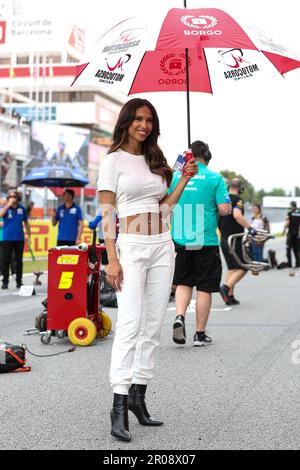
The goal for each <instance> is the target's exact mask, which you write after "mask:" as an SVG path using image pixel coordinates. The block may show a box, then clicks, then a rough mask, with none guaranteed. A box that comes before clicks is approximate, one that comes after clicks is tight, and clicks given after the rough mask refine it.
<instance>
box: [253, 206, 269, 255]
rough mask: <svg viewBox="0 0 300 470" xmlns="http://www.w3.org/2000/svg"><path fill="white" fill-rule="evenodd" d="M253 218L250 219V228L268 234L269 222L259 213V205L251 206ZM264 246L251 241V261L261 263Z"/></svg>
mask: <svg viewBox="0 0 300 470" xmlns="http://www.w3.org/2000/svg"><path fill="white" fill-rule="evenodd" d="M252 213H253V217H252V219H251V227H252V228H254V229H255V230H267V232H270V222H269V219H268V217H266V216H264V215H263V214H262V213H261V205H260V204H253V206H252ZM263 250H264V244H263V243H259V242H256V241H253V242H252V243H251V257H252V259H253V261H263V260H264V257H263Z"/></svg>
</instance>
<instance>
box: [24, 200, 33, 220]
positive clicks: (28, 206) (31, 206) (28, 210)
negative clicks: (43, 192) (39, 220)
mask: <svg viewBox="0 0 300 470" xmlns="http://www.w3.org/2000/svg"><path fill="white" fill-rule="evenodd" d="M33 208H34V202H33V201H30V202H29V203H28V205H27V207H26V212H27V217H28V219H34V218H35V217H33V216H32V210H33Z"/></svg>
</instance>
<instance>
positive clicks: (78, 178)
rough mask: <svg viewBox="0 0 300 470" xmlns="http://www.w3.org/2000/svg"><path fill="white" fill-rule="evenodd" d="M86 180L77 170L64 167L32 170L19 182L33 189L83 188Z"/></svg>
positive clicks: (44, 167) (45, 167) (86, 182)
mask: <svg viewBox="0 0 300 470" xmlns="http://www.w3.org/2000/svg"><path fill="white" fill-rule="evenodd" d="M88 182H89V181H88V179H87V178H86V177H85V176H84V175H83V174H82V173H81V172H80V171H78V170H76V169H73V168H67V167H64V166H42V167H39V168H34V169H33V170H32V171H31V172H30V173H29V175H27V176H26V178H24V179H23V181H22V182H21V183H22V184H27V185H29V186H35V187H47V188H51V187H60V188H68V187H84V186H85V185H87V184H88Z"/></svg>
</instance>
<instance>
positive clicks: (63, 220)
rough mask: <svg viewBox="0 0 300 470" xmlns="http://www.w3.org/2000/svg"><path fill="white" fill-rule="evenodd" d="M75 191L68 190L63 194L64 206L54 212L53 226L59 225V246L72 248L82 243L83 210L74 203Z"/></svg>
mask: <svg viewBox="0 0 300 470" xmlns="http://www.w3.org/2000/svg"><path fill="white" fill-rule="evenodd" d="M74 198H75V193H74V191H73V189H66V190H65V191H64V193H63V202H64V203H63V205H61V206H59V207H58V208H57V210H54V212H53V215H52V225H53V226H55V225H56V224H57V223H58V236H57V246H64V245H67V246H72V245H78V244H79V243H80V239H81V234H82V230H83V217H82V211H81V208H80V207H79V206H78V205H77V204H75V202H74Z"/></svg>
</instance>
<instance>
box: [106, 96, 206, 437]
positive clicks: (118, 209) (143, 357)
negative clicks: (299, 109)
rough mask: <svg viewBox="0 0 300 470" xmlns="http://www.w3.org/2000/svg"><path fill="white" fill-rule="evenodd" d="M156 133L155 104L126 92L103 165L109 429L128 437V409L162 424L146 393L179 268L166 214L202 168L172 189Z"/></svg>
mask: <svg viewBox="0 0 300 470" xmlns="http://www.w3.org/2000/svg"><path fill="white" fill-rule="evenodd" d="M159 134H160V130H159V119H158V115H157V112H156V110H155V108H154V106H153V105H152V104H151V103H150V102H149V101H148V100H144V99H140V98H134V99H132V100H129V101H128V102H127V103H126V104H125V105H124V106H123V108H122V109H121V111H120V114H119V117H118V120H117V123H116V126H115V129H114V133H113V143H112V145H111V147H110V149H109V152H108V155H107V156H106V157H105V158H104V160H103V161H102V162H101V165H100V169H99V180H98V191H99V198H100V203H101V207H102V211H103V232H104V239H105V245H106V248H107V253H108V266H107V270H106V271H107V275H108V281H109V283H110V284H111V286H112V287H114V288H115V289H116V290H117V298H118V320H117V325H116V333H115V338H114V343H113V347H112V358H111V367H110V383H111V386H112V389H113V394H114V396H113V408H112V410H111V415H110V416H111V424H112V427H111V434H112V436H114V437H116V438H117V439H120V440H122V441H127V442H128V441H130V440H131V434H130V432H129V425H128V409H129V410H130V411H131V412H132V413H134V414H135V415H136V417H137V419H138V421H139V423H140V424H141V425H143V426H161V425H162V424H163V422H162V421H160V420H157V419H154V418H153V417H151V416H150V413H149V412H148V410H147V407H146V403H145V394H146V390H147V386H148V383H149V381H151V379H152V378H153V368H154V353H155V350H156V349H157V347H158V345H159V339H160V332H161V327H162V323H163V319H164V316H165V313H166V311H167V306H168V301H169V296H170V290H171V285H172V280H173V274H174V264H175V253H174V244H173V242H172V238H171V235H170V232H169V229H168V227H167V224H166V221H165V219H166V217H168V216H169V214H170V211H171V209H172V208H173V206H174V205H175V204H176V203H177V201H178V199H179V197H180V195H181V193H182V191H183V189H184V188H185V186H186V184H187V183H188V181H189V179H190V178H191V177H193V176H194V174H196V172H197V170H198V167H197V165H196V164H195V161H194V160H193V159H192V160H190V161H189V163H188V164H187V166H186V173H184V174H183V175H182V176H181V178H180V179H179V181H178V184H177V186H176V188H174V191H173V192H172V193H171V194H168V187H169V186H170V184H171V181H172V169H171V168H170V167H169V165H168V163H167V159H166V158H165V156H164V155H163V152H162V150H161V149H160V147H159V145H158V143H157V140H158V137H159ZM115 213H116V214H117V216H118V218H119V234H118V239H117V241H116V218H115Z"/></svg>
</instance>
